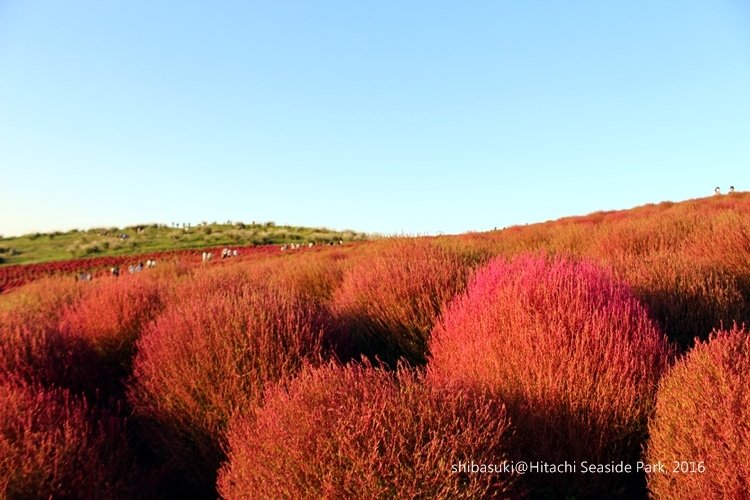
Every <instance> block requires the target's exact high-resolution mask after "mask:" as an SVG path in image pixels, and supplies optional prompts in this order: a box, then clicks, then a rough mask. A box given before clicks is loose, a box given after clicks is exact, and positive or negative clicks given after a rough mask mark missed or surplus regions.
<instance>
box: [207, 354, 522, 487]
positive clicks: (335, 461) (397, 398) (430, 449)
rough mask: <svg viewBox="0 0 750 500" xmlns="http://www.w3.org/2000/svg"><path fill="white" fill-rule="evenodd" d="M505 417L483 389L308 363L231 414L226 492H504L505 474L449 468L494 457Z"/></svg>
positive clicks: (509, 480)
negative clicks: (252, 409)
mask: <svg viewBox="0 0 750 500" xmlns="http://www.w3.org/2000/svg"><path fill="white" fill-rule="evenodd" d="M508 425H509V424H508V420H507V419H506V417H505V411H504V409H503V407H502V405H499V404H497V403H496V402H495V401H494V400H493V399H491V398H489V397H487V396H483V395H482V394H472V393H470V392H468V391H466V390H452V389H451V388H449V387H433V386H430V385H425V384H423V383H422V380H421V377H419V376H417V375H415V374H413V373H411V372H408V371H401V370H400V371H399V373H397V374H396V373H393V372H388V371H385V370H382V369H373V368H370V367H368V366H364V367H363V366H359V365H349V366H347V367H343V368H342V367H339V366H336V365H332V364H331V365H327V366H325V367H323V368H319V369H306V370H304V371H303V372H302V374H301V375H300V376H299V377H298V378H297V379H295V380H294V381H292V382H291V383H290V384H289V385H288V387H286V388H285V387H281V386H277V387H274V388H273V389H272V390H271V391H269V393H268V395H267V397H266V402H265V405H264V406H263V407H262V408H260V409H258V410H257V412H256V413H255V414H254V415H243V416H240V415H238V416H236V417H235V419H234V420H233V423H232V425H231V427H230V431H229V437H228V441H229V453H228V456H229V461H228V462H227V463H226V464H225V465H224V467H223V468H222V470H221V473H220V476H219V491H220V493H221V495H222V496H223V497H224V498H227V499H241V498H480V497H485V496H490V495H500V496H502V495H505V496H507V495H508V494H509V493H510V492H511V491H512V490H511V487H512V485H513V482H514V478H513V476H512V475H510V474H491V473H485V474H479V473H474V474H472V473H466V472H458V471H456V472H454V471H452V470H451V468H452V466H453V465H454V464H455V465H456V466H457V467H458V466H459V464H460V463H463V464H464V466H470V462H472V461H473V462H474V463H475V464H492V465H493V466H494V465H498V466H499V465H500V464H502V463H503V461H504V460H505V458H506V454H505V449H506V441H507V438H508V432H507V431H508Z"/></svg>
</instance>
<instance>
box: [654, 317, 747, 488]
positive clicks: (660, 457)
mask: <svg viewBox="0 0 750 500" xmlns="http://www.w3.org/2000/svg"><path fill="white" fill-rule="evenodd" d="M649 431H650V438H649V443H648V448H647V452H646V460H647V462H649V463H657V462H658V461H661V462H662V463H663V464H664V465H665V468H666V474H662V473H654V474H649V476H648V488H649V490H650V491H651V493H652V494H653V495H654V497H655V498H732V499H744V498H750V335H748V333H747V332H745V331H744V330H739V329H737V328H736V327H735V328H734V329H733V330H732V331H729V332H726V331H725V332H718V333H714V334H713V335H711V337H710V339H709V341H704V342H698V343H697V344H696V346H695V347H694V348H693V349H692V350H691V351H690V352H688V353H687V355H686V356H685V357H684V358H682V359H681V360H680V361H679V362H677V363H676V364H675V365H674V366H673V367H672V369H671V370H670V371H669V372H668V373H667V374H666V375H665V376H664V377H663V378H662V380H661V382H660V384H659V390H658V392H657V398H656V414H655V416H654V418H653V420H652V421H651V423H650V425H649ZM674 462H677V464H675V463H674ZM701 462H702V463H701ZM675 466H677V467H678V468H680V469H681V470H680V471H679V472H674V469H675Z"/></svg>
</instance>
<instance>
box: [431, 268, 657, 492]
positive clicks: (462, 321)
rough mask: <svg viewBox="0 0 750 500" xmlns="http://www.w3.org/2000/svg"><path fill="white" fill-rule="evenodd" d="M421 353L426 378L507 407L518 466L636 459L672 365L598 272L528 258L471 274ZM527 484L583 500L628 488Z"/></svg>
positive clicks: (633, 307) (646, 324) (640, 313)
mask: <svg viewBox="0 0 750 500" xmlns="http://www.w3.org/2000/svg"><path fill="white" fill-rule="evenodd" d="M430 348H431V356H432V357H431V360H430V363H429V368H428V369H429V377H430V378H431V379H432V380H434V381H435V382H437V383H440V382H452V383H459V384H461V385H465V386H468V387H475V388H485V389H488V390H490V391H491V392H492V393H493V394H494V395H495V396H496V397H497V398H498V399H499V400H500V401H502V402H504V403H505V404H506V405H507V409H508V414H509V416H510V418H511V421H512V422H513V424H514V428H515V431H516V433H517V438H518V447H517V448H516V450H515V451H516V455H515V458H516V459H520V460H543V461H548V462H551V463H561V462H564V461H566V460H567V461H569V462H573V461H577V462H578V464H580V463H581V462H582V461H584V460H586V461H588V462H589V463H608V462H610V461H618V460H625V461H630V462H632V463H634V462H635V461H636V460H637V459H638V457H639V451H640V447H641V444H642V440H643V439H644V436H645V431H646V425H647V421H648V417H649V415H650V414H651V412H652V409H653V404H654V403H653V400H654V392H655V390H656V384H657V382H658V379H659V376H660V374H661V373H662V371H663V370H664V368H665V366H666V365H667V363H668V358H669V356H670V349H669V348H668V346H667V343H666V341H665V339H664V336H663V334H662V333H661V332H660V331H659V330H658V329H657V327H656V326H654V324H653V323H652V322H651V321H650V320H649V317H648V315H647V312H646V310H645V309H644V308H643V307H642V306H641V305H640V304H639V303H638V301H637V300H636V299H635V298H634V297H633V294H632V293H631V291H630V290H629V289H628V288H627V287H626V286H624V285H622V284H620V283H618V282H616V281H613V279H612V278H611V277H610V275H609V274H608V273H607V272H605V271H603V270H602V269H600V268H598V267H597V266H595V265H593V264H591V263H588V262H574V261H569V260H564V259H560V258H558V259H553V260H547V259H544V258H535V257H527V256H521V257H517V258H515V259H513V260H512V261H510V262H507V261H505V260H502V259H496V260H493V261H492V262H491V263H490V264H489V265H487V267H485V268H484V269H482V270H480V271H478V273H477V275H476V277H475V279H474V280H473V281H472V282H471V284H470V285H469V287H468V289H467V291H466V293H464V294H462V295H461V296H459V297H458V298H457V299H456V300H455V301H454V302H453V303H451V304H450V306H449V307H448V308H447V310H446V311H445V314H444V317H443V318H442V320H441V322H440V323H439V324H438V325H437V326H436V328H435V331H434V332H433V336H432V342H431V344H430ZM525 479H526V480H527V481H528V482H529V484H531V485H532V486H534V487H538V488H547V487H554V488H555V491H558V492H564V491H566V488H569V489H570V490H572V491H570V492H571V493H574V494H576V495H584V496H585V495H589V494H594V495H596V494H604V493H609V494H615V493H616V492H618V491H619V492H620V493H621V494H622V489H623V488H626V487H630V484H631V482H633V481H636V479H634V478H632V477H631V478H628V477H627V476H624V475H618V474H610V475H592V474H576V475H574V476H572V477H568V476H565V475H555V474H540V475H530V476H528V477H526V478H525ZM641 480H642V478H641ZM624 481H625V482H627V484H625V483H624ZM636 482H637V481H636ZM634 487H635V486H634ZM641 487H642V484H641Z"/></svg>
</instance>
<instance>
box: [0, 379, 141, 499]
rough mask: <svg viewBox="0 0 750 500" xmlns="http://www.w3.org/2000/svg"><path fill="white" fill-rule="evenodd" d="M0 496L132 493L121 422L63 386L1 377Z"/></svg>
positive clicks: (132, 484)
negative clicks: (51, 387)
mask: <svg viewBox="0 0 750 500" xmlns="http://www.w3.org/2000/svg"><path fill="white" fill-rule="evenodd" d="M0 401H2V404H0V471H1V473H0V497H2V498H128V497H131V496H132V495H133V490H132V489H131V488H134V483H133V482H132V480H133V478H134V476H133V475H132V471H133V469H132V461H131V458H132V457H131V456H130V455H129V451H128V450H129V449H128V445H127V442H126V441H125V439H124V428H123V425H122V422H121V421H119V420H118V419H117V418H115V417H113V416H110V415H107V414H106V413H98V414H96V412H92V411H90V409H89V408H88V407H87V406H86V404H85V402H83V401H79V400H77V399H75V398H73V397H71V396H70V395H69V393H68V392H66V391H63V390H53V391H50V390H45V389H43V388H41V387H38V386H27V385H25V384H24V383H22V382H20V381H12V380H10V379H8V378H6V377H3V378H1V379H0Z"/></svg>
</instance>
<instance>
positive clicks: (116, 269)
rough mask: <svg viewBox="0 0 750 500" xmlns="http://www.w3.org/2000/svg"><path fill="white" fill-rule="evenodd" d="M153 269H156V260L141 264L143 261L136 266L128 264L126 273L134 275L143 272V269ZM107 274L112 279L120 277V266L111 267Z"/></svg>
mask: <svg viewBox="0 0 750 500" xmlns="http://www.w3.org/2000/svg"><path fill="white" fill-rule="evenodd" d="M154 267H156V259H148V260H146V263H145V264H144V263H143V261H141V262H139V263H138V264H130V265H129V266H128V273H130V274H135V273H139V272H141V271H143V270H144V269H151V268H154ZM109 274H111V275H112V276H114V277H117V276H120V266H118V265H115V266H112V267H111V268H110V270H109Z"/></svg>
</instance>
